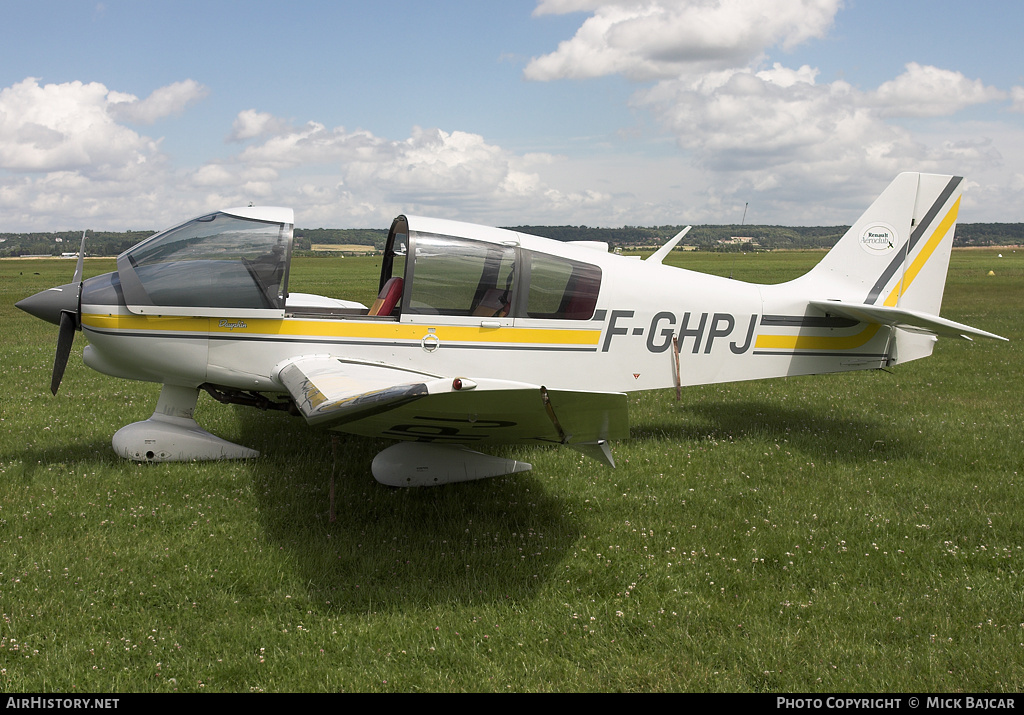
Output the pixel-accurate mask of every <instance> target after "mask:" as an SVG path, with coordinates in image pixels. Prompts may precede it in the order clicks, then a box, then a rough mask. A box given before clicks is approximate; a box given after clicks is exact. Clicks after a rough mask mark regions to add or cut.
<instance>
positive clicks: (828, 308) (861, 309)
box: [810, 300, 1007, 340]
mask: <svg viewBox="0 0 1024 715" xmlns="http://www.w3.org/2000/svg"><path fill="white" fill-rule="evenodd" d="M810 304H811V307H813V308H817V309H818V310H823V311H825V312H826V313H830V314H832V315H838V316H841V317H843V318H850V319H851V320H856V321H857V322H860V323H873V324H878V325H892V326H895V327H897V328H902V329H904V330H909V331H911V332H917V333H929V334H931V335H944V336H946V337H951V338H962V339H965V340H971V339H972V337H978V338H991V339H992V340H1007V338H1004V337H1002V336H1001V335H996V334H995V333H989V332H986V331H984V330H978V329H977V328H972V327H971V326H970V325H964V324H963V323H957V322H956V321H953V320H947V319H946V318H940V317H939V316H937V315H930V314H928V313H922V312H920V311H916V310H906V309H903V308H890V307H887V306H883V305H868V304H866V303H843V302H841V301H833V300H812V301H810Z"/></svg>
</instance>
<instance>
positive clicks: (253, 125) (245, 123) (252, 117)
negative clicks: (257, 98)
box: [228, 109, 288, 142]
mask: <svg viewBox="0 0 1024 715" xmlns="http://www.w3.org/2000/svg"><path fill="white" fill-rule="evenodd" d="M287 130H288V123H287V122H286V121H284V120H283V119H279V118H277V117H275V116H274V115H272V114H268V113H267V112H257V111H256V110H255V109H246V110H244V111H241V112H239V113H238V116H237V117H235V121H234V124H232V125H231V134H230V135H228V141H232V142H241V141H245V140H247V139H255V138H256V137H261V136H269V135H273V134H279V133H283V132H285V131H287Z"/></svg>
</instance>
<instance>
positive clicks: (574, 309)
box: [526, 253, 601, 320]
mask: <svg viewBox="0 0 1024 715" xmlns="http://www.w3.org/2000/svg"><path fill="white" fill-rule="evenodd" d="M529 261H530V288H529V291H528V294H527V300H526V315H527V317H530V318H549V319H554V320H590V319H591V318H592V317H594V308H595V307H596V306H597V294H598V292H599V291H600V289H601V269H600V268H598V267H597V266H592V265H590V264H588V263H580V262H578V261H570V260H568V259H565V258H557V257H555V256H547V255H544V254H541V253H531V254H530V256H529Z"/></svg>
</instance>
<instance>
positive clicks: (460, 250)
mask: <svg viewBox="0 0 1024 715" xmlns="http://www.w3.org/2000/svg"><path fill="white" fill-rule="evenodd" d="M413 245H414V247H415V249H414V250H415V255H414V257H413V267H412V270H413V272H412V292H411V295H410V299H409V306H408V307H407V308H405V312H407V313H413V314H418V315H472V316H479V317H485V318H492V317H506V316H508V315H509V314H510V313H511V310H512V297H513V296H512V289H513V283H514V282H515V258H516V252H515V249H514V248H512V247H511V246H502V245H495V244H490V243H481V242H478V241H466V240H463V239H459V238H452V237H450V236H426V235H423V234H419V235H417V236H416V238H415V241H414V243H413Z"/></svg>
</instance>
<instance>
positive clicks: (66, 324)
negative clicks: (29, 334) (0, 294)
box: [14, 231, 85, 395]
mask: <svg viewBox="0 0 1024 715" xmlns="http://www.w3.org/2000/svg"><path fill="white" fill-rule="evenodd" d="M84 261H85V231H83V232H82V244H81V247H80V248H79V249H78V264H77V265H76V266H75V275H74V277H73V278H72V279H71V282H70V283H67V284H65V285H62V286H57V287H56V288H50V289H49V290H44V291H42V292H40V293H36V294H35V295H33V296H29V297H28V298H25V299H23V300H20V301H18V302H17V303H15V304H14V305H15V307H16V308H21V309H22V310H24V311H25V312H26V313H29V314H30V315H34V316H35V317H37V318H39V319H41V320H45V321H47V322H50V323H53V324H54V325H58V326H60V332H59V333H58V334H57V352H56V354H55V355H54V358H53V375H52V377H51V378H50V392H52V393H53V394H54V395H56V394H57V388H59V387H60V381H61V379H63V377H64V370H65V368H67V366H68V356H69V355H70V354H71V345H72V343H73V342H74V340H75V331H76V330H80V329H81V326H82V315H81V313H82V274H83V268H84Z"/></svg>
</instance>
